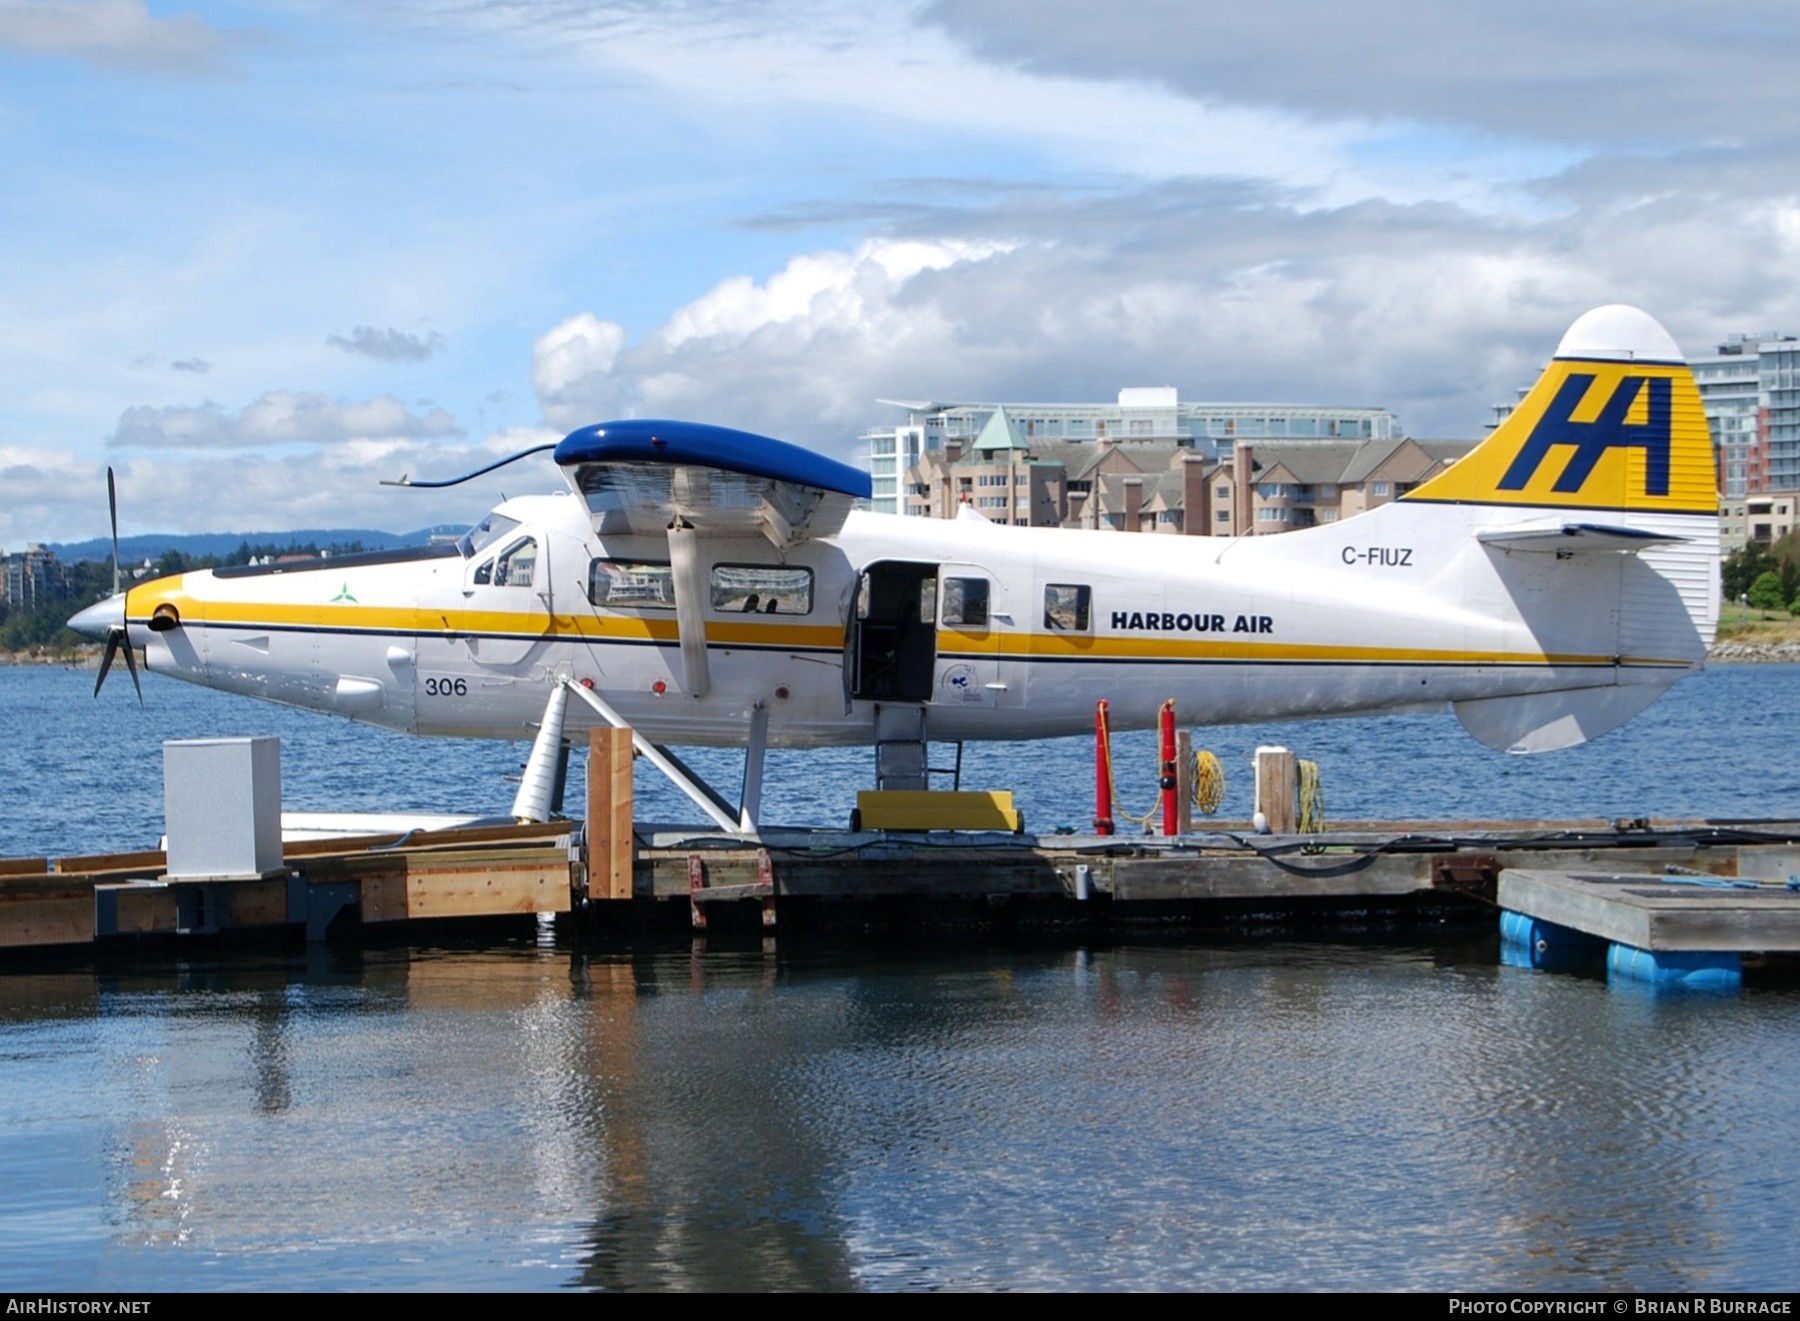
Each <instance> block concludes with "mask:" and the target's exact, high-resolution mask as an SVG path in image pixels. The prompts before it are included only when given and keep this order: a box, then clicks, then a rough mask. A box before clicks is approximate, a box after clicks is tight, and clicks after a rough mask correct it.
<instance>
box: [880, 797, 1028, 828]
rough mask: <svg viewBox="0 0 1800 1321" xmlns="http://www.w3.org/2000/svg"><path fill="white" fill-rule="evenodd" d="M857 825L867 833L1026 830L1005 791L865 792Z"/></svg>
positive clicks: (1011, 798) (1022, 818)
mask: <svg viewBox="0 0 1800 1321" xmlns="http://www.w3.org/2000/svg"><path fill="white" fill-rule="evenodd" d="M856 825H857V827H858V828H860V829H863V830H1010V831H1012V832H1014V833H1015V834H1016V833H1018V832H1019V831H1022V830H1023V829H1024V828H1025V819H1024V817H1022V816H1021V815H1020V814H1019V813H1018V812H1016V811H1014V810H1013V796H1012V793H1011V792H1010V791H1009V790H1005V789H978V790H977V789H969V790H957V791H954V792H947V791H942V790H932V789H864V790H861V791H859V792H858V793H857V795H856Z"/></svg>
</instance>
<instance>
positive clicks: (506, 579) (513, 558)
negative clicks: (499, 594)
mask: <svg viewBox="0 0 1800 1321" xmlns="http://www.w3.org/2000/svg"><path fill="white" fill-rule="evenodd" d="M536 572H537V542H535V541H533V540H531V538H529V537H527V538H526V539H525V540H523V541H520V542H515V543H514V544H513V545H512V546H510V547H508V548H507V551H506V553H505V554H504V555H502V556H501V557H500V559H499V561H498V562H497V563H496V564H495V565H494V586H496V587H529V586H531V580H532V578H533V576H534V575H535V574H536Z"/></svg>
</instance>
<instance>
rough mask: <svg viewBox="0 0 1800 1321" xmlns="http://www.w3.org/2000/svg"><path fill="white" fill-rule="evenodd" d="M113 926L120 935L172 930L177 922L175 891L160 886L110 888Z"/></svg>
mask: <svg viewBox="0 0 1800 1321" xmlns="http://www.w3.org/2000/svg"><path fill="white" fill-rule="evenodd" d="M111 888H112V891H113V904H114V912H115V915H116V917H115V921H116V929H117V931H118V934H119V935H121V936H127V935H136V936H148V935H154V934H157V933H164V934H167V933H172V932H174V931H175V930H176V929H177V928H179V927H180V925H181V916H180V913H179V911H178V910H177V907H176V899H175V891H174V890H172V889H169V888H167V887H166V886H160V885H120V886H114V887H111Z"/></svg>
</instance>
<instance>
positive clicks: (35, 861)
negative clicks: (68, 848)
mask: <svg viewBox="0 0 1800 1321" xmlns="http://www.w3.org/2000/svg"><path fill="white" fill-rule="evenodd" d="M49 870H50V860H49V859H48V858H0V876H42V875H43V874H44V873H45V872H47V871H49Z"/></svg>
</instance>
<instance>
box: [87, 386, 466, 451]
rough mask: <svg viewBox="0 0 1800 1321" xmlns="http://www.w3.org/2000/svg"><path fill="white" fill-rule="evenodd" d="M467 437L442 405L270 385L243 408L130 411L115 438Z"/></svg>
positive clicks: (232, 442) (145, 444)
mask: <svg viewBox="0 0 1800 1321" xmlns="http://www.w3.org/2000/svg"><path fill="white" fill-rule="evenodd" d="M460 434H461V432H460V431H459V430H458V428H457V426H456V422H455V419H453V418H452V417H451V416H450V415H449V414H448V413H446V412H444V411H443V410H442V409H439V408H434V409H432V410H431V411H429V412H428V413H426V414H425V415H424V416H418V415H415V414H413V413H411V412H409V411H408V410H407V408H406V405H404V404H402V403H401V402H400V401H399V400H398V399H396V398H394V397H393V396H392V395H381V396H379V397H377V398H374V399H368V400H363V401H360V402H355V403H342V402H339V401H337V400H334V399H331V398H329V397H327V396H325V395H322V394H311V393H303V392H297V391H292V390H270V391H268V392H267V393H266V394H264V395H263V396H262V397H261V398H259V399H257V400H256V401H255V402H254V403H252V404H250V405H248V406H247V407H245V408H244V409H243V410H242V411H240V412H237V413H231V412H228V411H227V410H225V409H223V408H221V407H220V406H219V405H217V404H214V403H210V402H208V403H205V404H201V405H198V406H192V407H190V406H177V407H168V408H153V407H149V406H147V405H138V406H136V407H132V408H128V409H126V410H125V412H124V413H123V414H122V415H121V416H120V418H119V423H118V426H117V427H116V428H115V429H114V431H113V434H112V436H111V438H110V443H111V444H113V445H115V446H120V447H125V448H151V449H174V450H193V449H239V448H243V449H261V448H264V447H267V446H271V445H292V444H313V445H319V444H325V445H331V444H341V443H344V442H349V441H367V440H394V439H399V438H415V437H425V436H455V435H460Z"/></svg>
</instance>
